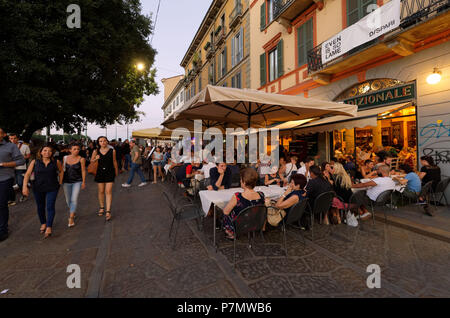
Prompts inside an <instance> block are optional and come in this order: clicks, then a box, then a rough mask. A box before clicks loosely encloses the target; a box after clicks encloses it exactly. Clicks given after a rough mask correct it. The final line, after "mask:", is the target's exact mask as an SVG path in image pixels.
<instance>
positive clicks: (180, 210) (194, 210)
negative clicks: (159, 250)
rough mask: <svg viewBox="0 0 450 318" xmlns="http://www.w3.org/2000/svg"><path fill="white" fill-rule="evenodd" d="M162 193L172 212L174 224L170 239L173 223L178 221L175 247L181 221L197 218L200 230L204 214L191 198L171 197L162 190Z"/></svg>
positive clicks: (174, 240) (173, 247)
mask: <svg viewBox="0 0 450 318" xmlns="http://www.w3.org/2000/svg"><path fill="white" fill-rule="evenodd" d="M162 193H163V196H164V197H165V199H166V201H167V203H168V205H169V208H170V210H171V212H172V224H171V225H170V231H169V240H170V238H171V236H172V230H173V225H174V223H175V221H177V224H176V226H175V236H174V239H173V245H172V249H175V246H176V239H177V233H178V227H179V225H180V222H181V221H189V220H196V221H197V226H198V227H199V230H201V229H200V224H201V219H202V218H203V214H202V212H201V210H200V208H199V207H198V206H197V205H196V204H194V203H192V201H190V200H189V199H187V198H185V197H178V198H177V199H174V198H173V197H172V198H171V195H170V194H169V193H167V192H166V191H162Z"/></svg>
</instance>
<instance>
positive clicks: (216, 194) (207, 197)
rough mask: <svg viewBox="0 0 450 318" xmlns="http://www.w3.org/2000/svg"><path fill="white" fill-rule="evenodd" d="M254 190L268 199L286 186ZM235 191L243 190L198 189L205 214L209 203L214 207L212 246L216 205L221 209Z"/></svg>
mask: <svg viewBox="0 0 450 318" xmlns="http://www.w3.org/2000/svg"><path fill="white" fill-rule="evenodd" d="M254 190H255V191H256V192H262V193H264V196H265V197H266V198H269V199H278V198H279V197H281V196H282V195H283V193H284V191H286V188H282V187H279V186H276V185H272V186H268V187H255V189H254ZM236 192H244V190H243V189H242V188H234V189H227V190H220V191H200V192H199V195H200V201H201V202H202V209H203V212H204V213H205V216H206V215H208V212H209V209H210V208H211V205H213V209H214V228H213V231H214V247H216V249H217V246H216V207H218V208H220V209H223V208H225V206H226V205H227V204H228V202H229V201H230V200H231V198H232V197H233V195H234V194H235V193H236Z"/></svg>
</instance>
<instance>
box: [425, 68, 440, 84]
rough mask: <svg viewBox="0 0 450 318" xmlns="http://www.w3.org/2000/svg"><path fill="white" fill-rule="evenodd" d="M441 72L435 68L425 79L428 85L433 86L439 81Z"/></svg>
mask: <svg viewBox="0 0 450 318" xmlns="http://www.w3.org/2000/svg"><path fill="white" fill-rule="evenodd" d="M441 78H442V72H441V71H439V70H438V69H437V68H434V70H433V73H432V74H430V75H429V76H428V77H427V83H428V84H430V85H435V84H437V83H439V82H440V81H441Z"/></svg>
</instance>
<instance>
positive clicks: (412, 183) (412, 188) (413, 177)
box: [395, 164, 422, 200]
mask: <svg viewBox="0 0 450 318" xmlns="http://www.w3.org/2000/svg"><path fill="white" fill-rule="evenodd" d="M399 169H400V171H402V172H403V173H405V174H406V176H405V178H404V179H398V178H395V179H396V180H397V181H398V182H400V183H401V184H403V185H406V188H405V190H404V191H403V192H402V194H403V196H405V197H406V198H408V199H411V200H417V198H418V195H419V194H420V191H422V183H421V181H420V178H419V176H418V175H417V174H416V173H414V171H413V169H412V167H411V166H410V165H407V164H402V165H400V167H399Z"/></svg>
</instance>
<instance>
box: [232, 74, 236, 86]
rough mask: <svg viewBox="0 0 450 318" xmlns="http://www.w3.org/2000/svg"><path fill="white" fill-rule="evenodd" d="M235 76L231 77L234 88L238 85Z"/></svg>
mask: <svg viewBox="0 0 450 318" xmlns="http://www.w3.org/2000/svg"><path fill="white" fill-rule="evenodd" d="M235 78H236V76H233V77H232V78H231V87H233V88H235V87H236V82H235Z"/></svg>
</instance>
